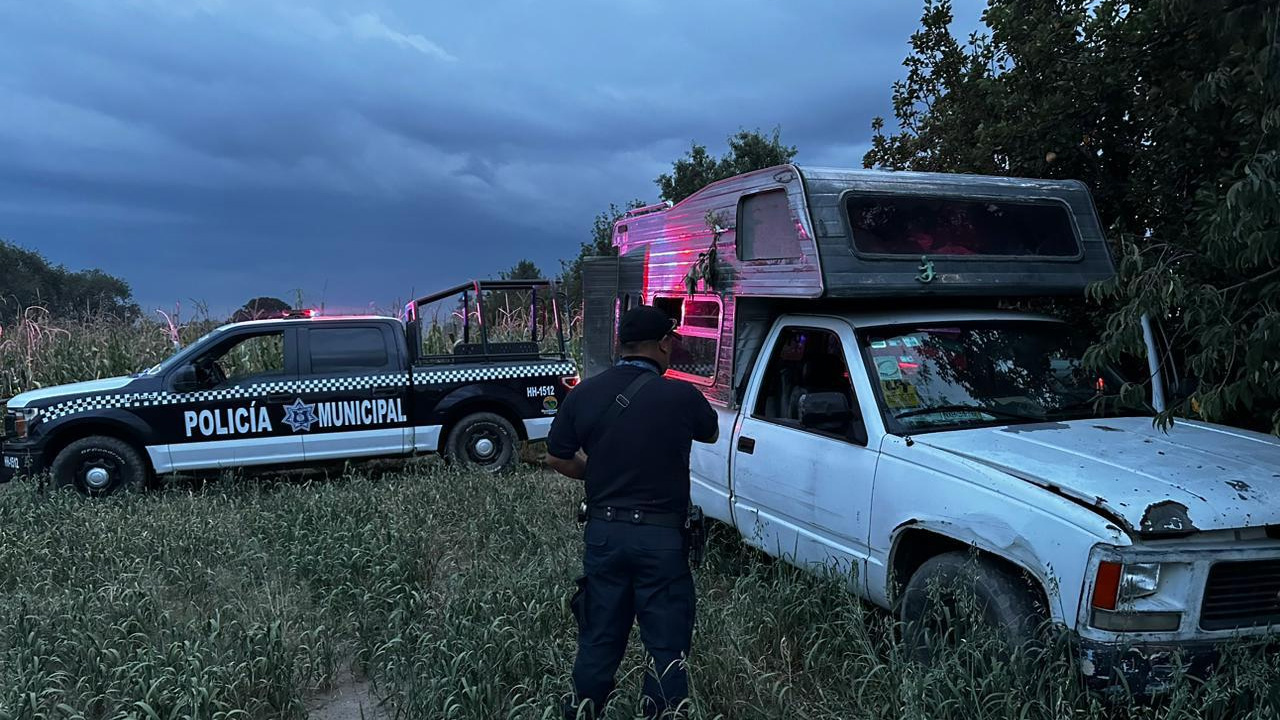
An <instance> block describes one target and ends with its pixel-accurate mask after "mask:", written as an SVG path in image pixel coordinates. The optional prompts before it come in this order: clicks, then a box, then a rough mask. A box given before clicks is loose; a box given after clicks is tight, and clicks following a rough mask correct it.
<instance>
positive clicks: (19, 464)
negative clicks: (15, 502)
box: [0, 443, 44, 483]
mask: <svg viewBox="0 0 1280 720" xmlns="http://www.w3.org/2000/svg"><path fill="white" fill-rule="evenodd" d="M42 470H44V467H43V464H42V462H41V456H40V453H39V452H37V451H35V450H32V449H29V448H25V447H16V446H13V445H7V444H4V443H0V483H6V482H9V481H10V480H12V479H14V478H15V477H17V476H18V475H35V474H37V473H39V472H41V471H42Z"/></svg>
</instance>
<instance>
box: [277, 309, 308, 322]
mask: <svg viewBox="0 0 1280 720" xmlns="http://www.w3.org/2000/svg"><path fill="white" fill-rule="evenodd" d="M315 316H316V309H315V308H304V309H302V310H285V311H284V312H283V313H281V315H280V317H282V318H287V319H296V318H313V317H315Z"/></svg>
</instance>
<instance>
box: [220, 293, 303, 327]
mask: <svg viewBox="0 0 1280 720" xmlns="http://www.w3.org/2000/svg"><path fill="white" fill-rule="evenodd" d="M290 309H292V308H291V307H290V306H289V303H287V302H285V301H284V300H281V299H280V298H276V297H267V296H263V297H256V298H253V299H252V300H250V301H249V302H247V303H245V304H244V306H243V307H241V308H240V309H239V310H236V311H235V312H234V313H232V314H231V322H244V321H246V320H262V319H265V318H271V317H279V316H280V315H281V314H282V313H284V312H285V311H286V310H290Z"/></svg>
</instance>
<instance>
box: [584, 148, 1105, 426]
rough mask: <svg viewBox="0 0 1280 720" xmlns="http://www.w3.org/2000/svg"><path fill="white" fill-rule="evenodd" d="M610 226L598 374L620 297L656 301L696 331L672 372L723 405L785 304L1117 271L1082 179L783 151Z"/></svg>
mask: <svg viewBox="0 0 1280 720" xmlns="http://www.w3.org/2000/svg"><path fill="white" fill-rule="evenodd" d="M613 242H614V246H615V247H616V248H617V250H618V257H617V258H616V259H615V258H591V259H590V260H589V261H588V262H587V263H586V266H585V269H584V273H585V275H584V287H585V288H586V290H585V295H586V302H585V308H584V324H585V329H584V337H585V340H586V343H585V346H584V366H585V371H586V374H587V375H591V374H594V373H595V372H598V371H599V370H601V369H603V368H605V367H608V366H609V364H610V363H611V362H612V361H613V359H614V346H615V344H616V343H615V341H616V337H615V336H614V335H613V334H612V333H611V328H612V327H614V326H615V324H616V323H615V318H616V315H617V313H618V312H619V311H622V310H625V309H626V308H627V307H630V306H631V305H634V304H637V303H646V304H655V305H658V306H660V307H663V308H664V309H667V310H668V311H669V312H670V313H671V314H672V316H673V317H675V318H676V319H677V320H678V321H679V322H680V333H681V335H682V337H685V338H686V339H689V342H687V343H685V348H683V352H684V356H683V357H681V358H677V362H675V363H673V375H674V376H676V377H680V378H682V379H686V380H689V381H690V382H693V383H696V384H698V385H700V386H702V387H704V388H705V390H704V392H705V394H706V395H707V397H708V399H710V400H712V401H713V402H717V403H719V404H722V405H732V404H733V403H734V402H735V399H737V398H738V397H739V395H738V394H739V393H740V392H741V389H742V386H743V382H744V380H745V378H746V375H747V372H748V370H749V369H750V367H751V365H752V363H753V362H754V360H755V358H756V355H757V353H758V352H759V349H760V344H761V342H762V341H763V339H764V334H765V332H766V331H767V330H768V329H769V326H770V324H771V323H772V321H773V318H774V317H776V316H777V315H778V314H779V313H780V312H785V311H787V310H796V309H801V308H807V309H809V310H812V309H813V308H816V307H821V308H824V309H829V310H840V309H849V308H853V309H856V308H859V307H875V306H878V305H882V304H883V303H884V302H885V301H892V302H895V303H903V304H907V305H910V304H915V305H930V304H932V305H937V304H939V303H947V304H951V305H954V304H956V303H969V304H972V305H975V306H984V305H985V306H991V305H994V304H995V301H996V299H1001V298H1017V297H1045V296H1053V295H1076V296H1079V295H1081V294H1083V292H1084V290H1085V288H1086V286H1088V285H1089V284H1090V283H1092V282H1095V281H1099V280H1105V279H1107V278H1110V277H1112V276H1113V275H1114V273H1115V269H1114V266H1113V265H1112V261H1111V254H1110V252H1109V250H1108V247H1107V241H1106V237H1105V236H1104V234H1103V231H1102V227H1101V226H1100V224H1099V222H1098V219H1097V213H1096V211H1095V209H1094V205H1093V199H1092V197H1091V196H1090V194H1089V190H1088V188H1087V187H1086V186H1085V185H1084V184H1083V183H1081V182H1078V181H1074V180H1029V179H1022V178H1006V177H991V176H980V175H953V174H942V173H918V172H890V171H879V170H841V169H832V168H803V169H802V168H801V167H799V166H796V165H783V166H779V167H773V168H768V169H765V170H758V171H755V172H750V173H745V174H743V175H738V176H735V177H732V178H729V179H726V180H721V181H719V182H716V183H712V184H711V185H708V186H707V187H705V188H703V189H702V190H700V191H698V192H697V193H694V194H693V195H691V196H689V197H688V198H686V199H684V200H682V201H681V202H680V203H678V204H675V205H674V206H673V205H671V204H669V203H659V204H656V205H650V206H646V207H642V208H637V209H634V210H630V211H628V212H627V213H626V215H625V216H624V217H623V218H622V219H621V220H620V221H618V223H617V224H616V225H615V226H614V240H613ZM815 301H820V302H815Z"/></svg>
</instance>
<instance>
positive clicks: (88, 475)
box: [49, 435, 150, 497]
mask: <svg viewBox="0 0 1280 720" xmlns="http://www.w3.org/2000/svg"><path fill="white" fill-rule="evenodd" d="M49 470H50V473H51V474H52V475H53V484H54V486H55V487H60V488H75V489H76V491H78V492H79V493H81V494H82V495H87V496H89V497H106V496H107V495H110V494H112V493H114V492H119V491H121V490H126V491H134V490H141V489H143V488H145V487H146V485H147V477H148V475H149V470H150V469H149V468H148V467H147V465H146V462H145V461H144V460H143V459H142V455H141V454H140V453H139V452H138V451H137V450H136V449H135V448H134V447H133V446H132V445H130V444H129V443H127V442H125V441H123V440H119V439H117V438H113V437H107V436H105V435H92V436H90V437H87V438H81V439H79V440H76V441H75V442H73V443H71V444H70V445H68V446H66V447H65V448H63V449H62V452H60V453H58V455H57V457H55V458H54V459H53V465H52V466H50V468H49Z"/></svg>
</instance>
